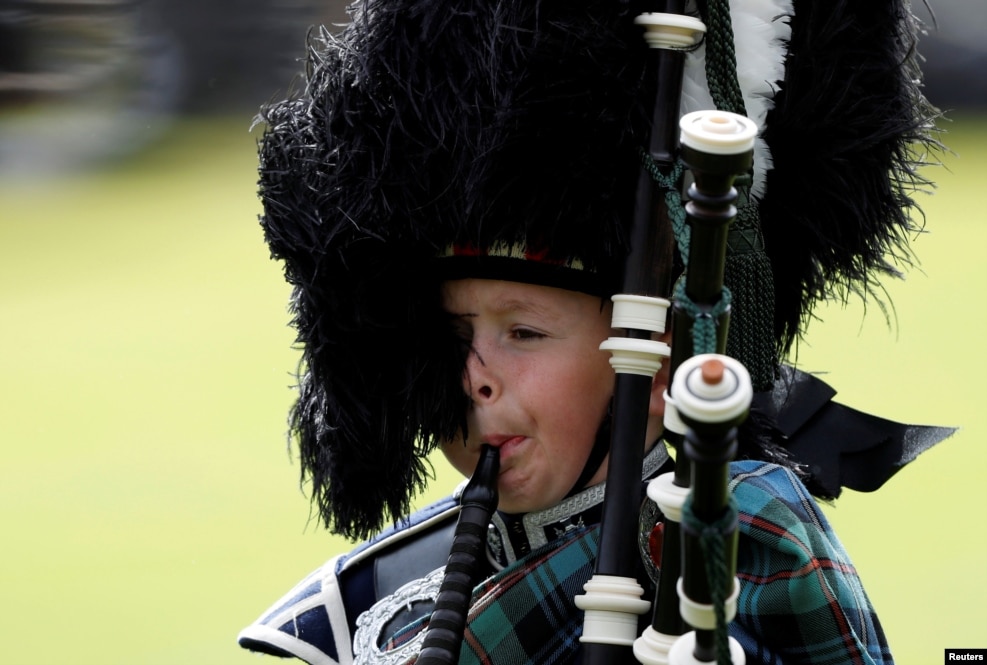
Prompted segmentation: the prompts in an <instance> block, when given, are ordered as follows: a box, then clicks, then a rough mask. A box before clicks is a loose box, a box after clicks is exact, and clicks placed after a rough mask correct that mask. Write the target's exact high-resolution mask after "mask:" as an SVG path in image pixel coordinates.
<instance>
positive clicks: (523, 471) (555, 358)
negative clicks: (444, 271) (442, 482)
mask: <svg viewBox="0 0 987 665" xmlns="http://www.w3.org/2000/svg"><path fill="white" fill-rule="evenodd" d="M442 300H443V307H444V308H445V310H446V311H448V312H449V313H450V314H452V316H453V322H454V325H455V326H456V332H457V334H458V335H459V336H460V337H461V338H462V339H463V340H464V341H465V342H467V343H468V344H469V345H470V349H471V351H470V353H469V355H468V358H467V360H466V369H465V371H464V375H463V385H464V389H465V390H466V392H467V394H468V395H469V396H470V397H471V399H472V406H471V408H470V410H469V413H468V414H467V423H468V426H469V438H468V439H467V440H466V441H465V442H464V441H463V440H462V439H457V440H455V441H451V442H449V443H447V444H445V445H444V446H443V452H444V453H445V455H446V457H448V459H449V461H450V462H451V463H452V465H453V466H454V467H455V468H456V469H457V470H459V471H460V472H461V473H462V474H464V475H470V474H472V473H473V469H474V467H475V466H476V461H477V458H478V455H479V447H480V445H481V443H490V444H492V445H494V446H496V447H498V448H499V450H500V480H499V491H500V505H499V507H500V509H501V510H503V511H506V512H508V513H523V512H531V511H534V510H541V509H543V508H547V507H549V506H552V505H554V504H555V503H557V502H558V501H560V500H561V499H562V498H564V497H565V495H566V494H567V493H568V492H569V490H570V489H572V486H573V484H574V483H575V482H576V480H577V478H578V477H579V474H580V473H581V472H582V470H583V466H584V465H585V463H586V459H587V457H588V456H589V452H590V449H591V448H592V446H593V441H594V439H595V437H596V433H597V429H598V428H599V426H600V424H601V422H602V421H603V418H604V416H605V415H606V412H607V406H608V404H609V401H610V397H611V395H612V394H613V387H614V373H613V370H612V369H611V368H610V364H609V354H608V353H605V352H603V351H600V349H599V346H600V342H602V341H603V340H604V339H606V338H607V337H609V336H610V334H611V329H610V306H609V305H607V306H606V307H602V308H601V306H600V300H599V298H594V297H592V296H589V295H585V294H582V293H576V292H573V291H566V290H562V289H556V288H551V287H547V286H534V285H530V284H521V283H517V282H502V281H494V280H483V279H463V280H454V281H449V282H446V283H445V284H444V286H443V292H442ZM605 477H606V464H603V465H602V467H601V469H600V470H599V471H597V473H596V476H594V478H593V479H592V480H591V481H590V483H589V484H595V483H597V482H600V481H602V480H604V478H605Z"/></svg>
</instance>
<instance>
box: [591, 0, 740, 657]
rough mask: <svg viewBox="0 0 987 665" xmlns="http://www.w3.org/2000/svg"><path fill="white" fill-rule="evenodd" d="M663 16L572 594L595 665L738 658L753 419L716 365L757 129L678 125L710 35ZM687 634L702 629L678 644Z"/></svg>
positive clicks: (720, 117)
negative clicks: (681, 182) (602, 490)
mask: <svg viewBox="0 0 987 665" xmlns="http://www.w3.org/2000/svg"><path fill="white" fill-rule="evenodd" d="M665 9H666V11H665V12H660V13H649V14H644V15H641V16H640V17H638V19H637V22H638V23H641V24H643V25H644V26H645V27H646V39H647V40H648V43H649V46H651V47H652V51H653V53H654V55H653V56H652V57H654V58H655V59H656V60H657V61H658V66H657V70H658V71H659V72H660V76H661V77H662V79H661V81H660V82H659V86H658V94H657V99H656V100H655V104H654V116H653V124H652V135H651V140H650V145H649V149H648V155H646V156H645V159H644V163H645V167H644V168H643V169H642V174H641V177H640V180H639V184H638V193H637V200H636V214H635V219H634V226H633V227H632V229H633V231H632V234H633V235H632V243H631V244H632V253H631V255H630V256H629V258H628V263H627V266H626V270H625V278H624V283H623V287H624V292H623V293H621V294H619V295H617V296H615V297H614V317H613V327H614V328H616V329H624V330H625V331H626V335H625V337H622V338H611V339H609V340H607V341H606V342H605V343H604V344H603V345H602V346H601V348H603V349H605V350H608V351H610V352H611V353H612V354H613V359H612V360H611V365H612V366H613V367H614V369H615V371H616V372H617V384H616V389H615V395H614V402H615V406H614V425H613V438H612V443H611V452H610V465H609V468H608V476H607V494H606V500H605V503H604V513H603V522H602V525H601V535H600V553H599V556H598V558H597V563H596V569H595V573H594V576H593V578H591V580H590V581H589V582H588V583H587V585H586V587H585V591H586V593H585V595H583V596H580V597H577V598H576V604H577V605H578V606H579V607H580V608H582V609H583V610H585V612H586V616H585V623H584V629H583V636H582V638H581V639H582V642H583V643H584V644H583V650H584V662H585V663H587V664H589V665H602V664H603V663H633V662H638V661H640V662H643V663H673V664H674V663H681V664H685V663H694V662H719V663H726V662H733V663H735V664H736V663H741V662H743V658H744V654H743V651H742V650H741V649H740V648H739V645H737V644H736V642H735V641H732V640H729V639H728V636H727V633H726V630H727V627H726V625H727V623H728V622H729V621H730V620H731V619H732V616H733V613H735V609H736V603H735V601H736V596H737V582H736V580H735V579H734V571H735V567H736V563H735V561H736V537H737V523H736V509H735V507H734V506H733V504H732V502H731V500H730V497H729V493H728V490H727V480H728V464H729V462H730V461H731V460H732V459H733V457H734V455H735V453H736V448H737V425H739V423H740V422H742V421H743V420H744V418H745V417H746V415H747V412H748V409H749V406H750V402H751V398H752V395H753V390H752V386H751V380H750V376H749V375H748V373H747V371H746V369H745V368H744V366H743V365H742V364H741V363H739V362H738V361H736V360H734V359H732V358H728V357H726V356H725V355H722V354H723V353H724V351H725V349H726V336H727V329H728V322H729V314H730V307H729V291H727V290H726V289H725V288H724V264H725V258H726V249H727V235H728V232H729V226H730V223H731V221H732V220H733V218H734V217H735V216H736V213H737V209H736V207H735V205H734V204H735V202H736V200H737V191H736V190H735V189H734V187H733V182H734V179H735V178H736V177H738V176H746V175H747V174H748V173H749V171H750V169H751V166H752V161H753V148H754V141H755V137H756V135H757V127H756V126H755V125H754V123H753V122H751V121H750V120H748V119H747V118H746V117H743V116H740V115H736V114H732V113H726V112H719V111H710V112H702V111H700V112H695V113H690V114H688V115H686V116H685V117H683V118H681V121H679V117H678V116H679V107H680V99H679V96H680V86H681V81H682V71H683V63H684V56H685V50H686V49H688V48H691V47H693V46H694V45H695V44H696V43H698V42H699V40H700V39H702V35H703V34H704V32H705V26H704V25H703V24H702V22H701V21H699V20H698V19H696V18H693V17H689V16H684V15H683V14H682V11H683V9H684V7H683V5H682V4H681V3H677V2H675V0H672V2H670V3H669V4H668V6H666V8H665ZM680 136H681V145H680V141H679V137H680ZM680 159H681V161H682V162H683V163H684V165H685V166H686V167H687V168H688V169H689V170H690V171H691V173H692V177H693V184H692V185H691V186H690V188H689V192H688V196H687V198H688V203H687V204H686V206H685V212H686V215H685V220H684V221H685V224H687V226H688V229H689V234H690V240H689V245H688V249H687V253H688V259H687V263H686V265H687V269H686V271H685V274H684V279H680V280H678V281H677V287H676V292H675V294H674V298H673V300H674V303H675V304H674V307H673V309H672V312H673V316H672V330H673V337H672V339H673V345H672V348H671V350H669V349H668V347H667V346H666V345H665V344H664V343H662V342H659V341H655V340H653V339H652V336H653V334H654V333H659V334H660V333H663V332H664V331H665V325H666V318H667V316H666V310H667V309H668V307H669V305H670V303H669V300H668V299H666V298H664V297H663V296H664V295H666V294H671V293H672V289H673V286H672V275H671V274H670V272H669V266H671V265H673V262H672V254H673V252H672V247H673V246H672V243H673V242H675V241H674V240H670V238H671V237H674V234H673V233H672V229H673V225H674V224H676V223H681V221H682V220H681V219H679V220H675V219H674V217H675V214H674V213H673V212H672V210H674V209H675V208H676V205H675V203H674V197H678V196H679V195H680V194H679V191H678V189H677V185H676V182H677V180H678V178H674V177H673V178H667V179H666V178H663V177H662V176H663V174H670V173H673V172H674V171H675V169H676V166H677V162H678V161H679V160H680ZM679 233H681V229H680V230H679ZM659 267H662V268H664V270H661V271H659V270H657V268H659ZM666 357H669V361H670V363H671V367H670V377H671V382H670V386H671V387H670V390H669V391H668V392H667V393H666V395H665V396H664V398H665V430H666V431H665V435H664V439H665V440H666V441H667V442H668V443H670V444H671V445H673V446H674V447H675V448H676V450H677V456H676V460H677V464H676V471H675V472H674V473H669V474H665V475H663V476H660V477H659V478H658V479H656V480H654V481H652V482H651V484H650V485H649V489H648V494H649V496H650V497H651V498H652V499H653V500H655V502H656V503H657V504H658V506H659V508H660V509H661V510H662V512H663V513H664V515H665V517H666V520H665V522H664V524H663V525H662V526H661V528H662V530H663V534H662V536H663V538H662V545H661V550H662V554H661V566H660V571H661V572H660V579H659V584H658V591H657V596H656V600H655V605H654V612H653V616H654V618H653V621H652V625H651V626H650V627H649V628H648V629H647V630H646V631H645V633H644V635H642V636H641V637H640V638H639V639H635V638H637V627H638V623H639V619H638V617H639V615H642V614H644V613H646V612H647V611H648V610H649V609H651V607H652V606H651V603H649V602H648V601H646V600H644V599H642V594H643V589H642V587H641V586H640V585H639V584H638V582H637V580H636V579H635V573H636V571H637V569H638V564H637V563H636V561H635V557H637V556H638V551H639V546H638V541H639V538H640V531H641V525H640V524H639V513H640V501H641V498H640V496H639V494H638V491H639V490H638V487H639V485H638V482H637V481H638V479H639V478H640V477H641V462H642V455H643V452H642V451H643V449H644V444H645V430H646V421H647V414H648V400H649V395H650V393H651V384H652V381H653V379H654V377H655V375H656V373H657V372H658V370H659V369H660V368H661V364H662V362H663V360H664V358H666ZM659 445H661V444H659ZM690 487H691V492H690ZM683 514H684V515H685V516H686V517H685V518H683V517H682V516H683ZM683 520H684V523H685V526H684V528H681V529H680V527H679V522H680V521H683ZM686 625H689V626H691V627H692V628H694V629H695V630H694V631H693V632H689V633H685V626H686ZM683 633H685V635H683Z"/></svg>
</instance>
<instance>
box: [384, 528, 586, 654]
mask: <svg viewBox="0 0 987 665" xmlns="http://www.w3.org/2000/svg"><path fill="white" fill-rule="evenodd" d="M598 535H599V527H598V526H594V527H583V528H579V529H573V530H571V531H569V532H568V533H566V534H565V535H564V536H563V537H562V538H561V539H559V540H555V541H553V542H551V543H549V544H547V545H544V546H542V547H540V548H538V549H536V550H535V551H533V552H532V553H531V554H529V555H528V556H526V557H525V558H523V559H521V560H519V561H516V562H514V563H513V564H512V565H510V566H508V567H506V568H504V569H503V570H502V571H500V572H499V573H497V574H496V575H494V576H492V577H490V578H488V579H487V580H486V581H484V582H483V583H481V584H480V585H479V586H478V587H477V588H476V589H475V590H474V591H473V604H472V606H471V607H470V611H469V619H468V623H467V627H466V631H465V633H464V635H463V646H462V650H461V651H460V656H459V663H460V665H479V664H481V663H482V664H489V663H505V664H507V663H509V664H510V665H528V664H531V665H534V664H536V663H537V664H539V665H542V664H543V665H561V664H563V663H571V662H573V659H574V658H575V656H576V655H577V654H578V652H579V636H580V635H581V634H582V630H583V614H582V611H581V610H579V609H578V608H577V607H576V606H575V604H574V603H573V597H575V596H577V595H579V594H581V593H583V585H584V584H586V582H587V581H588V580H589V578H590V577H591V576H592V574H593V565H594V562H595V560H596V552H597V537H598ZM427 627H428V618H427V617H426V618H424V619H421V620H419V621H418V622H416V623H414V624H412V625H410V626H408V627H407V628H405V629H403V630H402V631H400V632H399V633H397V634H396V635H395V636H394V637H393V638H391V640H389V641H388V644H387V645H386V647H385V649H391V648H395V647H398V646H400V645H402V644H405V643H407V642H408V640H409V639H411V638H412V637H413V636H414V635H415V634H417V633H419V632H420V631H422V630H425V629H426V628H427ZM410 662H414V659H412V660H411V661H410Z"/></svg>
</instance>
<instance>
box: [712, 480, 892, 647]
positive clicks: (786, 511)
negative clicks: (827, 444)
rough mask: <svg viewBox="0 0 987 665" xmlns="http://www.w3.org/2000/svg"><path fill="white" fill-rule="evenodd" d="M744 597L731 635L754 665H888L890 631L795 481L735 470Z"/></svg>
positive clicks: (834, 540)
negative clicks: (883, 623)
mask: <svg viewBox="0 0 987 665" xmlns="http://www.w3.org/2000/svg"><path fill="white" fill-rule="evenodd" d="M731 474H732V476H733V479H732V482H731V485H732V487H731V489H732V491H733V492H734V496H735V497H736V498H737V502H738V504H739V505H740V508H741V512H740V534H741V536H740V539H739V541H740V542H739V551H738V555H737V570H738V574H737V576H738V578H739V579H740V598H739V600H738V608H737V617H736V618H735V620H734V621H733V623H732V624H731V634H732V635H733V636H734V637H736V638H737V639H738V641H739V642H740V644H741V645H742V646H743V647H744V651H745V652H746V653H747V656H748V662H755V663H765V664H767V665H776V664H781V663H786V664H787V663H805V664H806V665H829V664H832V665H836V664H837V663H839V664H840V665H857V664H860V665H872V664H873V665H886V664H890V663H892V662H893V660H892V657H891V652H890V650H889V648H888V645H887V641H886V639H885V636H884V631H883V630H882V629H881V624H880V621H879V620H878V618H877V616H876V614H875V613H874V610H873V608H872V606H871V603H870V601H869V599H868V598H867V594H866V593H865V592H864V589H863V586H862V585H861V582H860V578H859V577H858V576H857V572H856V570H855V569H854V567H853V564H852V563H850V558H849V556H848V555H847V553H846V551H845V550H844V548H843V545H842V544H841V543H840V541H839V539H838V538H837V537H836V534H835V533H833V530H832V528H831V527H830V525H829V522H828V521H827V520H826V518H825V516H824V515H823V514H822V513H821V512H820V511H819V508H818V506H817V505H816V503H815V502H814V501H813V499H812V497H811V496H809V494H808V493H807V492H806V490H805V488H804V487H803V486H802V484H801V483H800V482H799V481H798V479H796V478H795V476H794V475H793V474H792V473H791V472H790V471H788V470H787V469H783V468H781V467H777V466H773V465H766V464H762V463H758V462H750V461H747V462H738V463H735V464H733V465H731Z"/></svg>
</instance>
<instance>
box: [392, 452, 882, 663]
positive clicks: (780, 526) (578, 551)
mask: <svg viewBox="0 0 987 665" xmlns="http://www.w3.org/2000/svg"><path fill="white" fill-rule="evenodd" d="M731 477H732V481H731V485H732V487H731V489H732V491H733V492H734V495H735V497H736V499H737V503H738V505H739V509H740V538H739V551H738V559H737V571H738V573H737V576H738V578H739V580H740V598H739V601H738V613H737V617H736V618H735V619H734V621H733V622H732V623H731V625H730V632H731V635H733V636H734V637H735V638H736V639H737V640H738V641H739V642H740V644H741V646H742V647H743V649H744V651H745V653H746V655H747V662H748V663H751V664H753V663H763V664H765V665H781V664H782V663H784V664H786V665H791V664H793V663H804V664H806V665H828V664H833V665H835V664H837V663H840V664H857V663H859V664H861V665H889V664H891V663H892V662H893V660H892V658H891V654H890V651H889V649H888V646H887V642H886V640H885V637H884V632H883V630H882V629H881V626H880V622H879V621H878V619H877V616H876V615H875V613H874V611H873V608H872V607H871V604H870V601H869V600H868V598H867V595H866V594H865V592H864V590H863V587H862V585H861V583H860V580H859V578H858V577H857V573H856V570H855V569H854V567H853V565H852V563H850V559H849V557H848V556H847V554H846V551H845V550H844V548H843V546H842V545H841V544H840V542H839V540H838V539H837V537H836V535H835V534H834V533H833V531H832V529H831V528H830V526H829V523H828V522H827V520H826V518H825V516H824V515H823V514H822V513H821V512H820V511H819V509H818V507H817V505H816V503H815V501H814V500H813V499H812V497H811V496H810V495H809V494H808V492H806V490H805V488H804V487H803V486H802V484H801V483H800V482H799V481H798V479H797V478H796V477H795V476H794V475H793V474H792V473H791V472H790V471H788V470H787V469H784V468H781V467H778V466H775V465H771V464H764V463H760V462H751V461H746V462H738V463H735V464H732V465H731ZM598 535H599V527H598V526H594V527H591V528H584V529H577V530H573V531H571V532H569V533H567V534H566V535H565V536H564V537H563V538H561V539H559V540H557V541H554V542H552V543H549V544H548V545H546V546H544V547H542V548H540V549H538V550H536V551H534V552H532V553H531V554H530V555H528V556H527V557H525V558H524V559H522V560H520V561H517V562H516V563H515V564H514V565H512V566H509V567H508V568H505V569H504V570H502V571H500V572H499V573H497V574H496V575H494V576H492V577H490V578H489V579H487V580H486V581H485V582H483V583H482V584H480V585H479V586H478V587H477V588H476V589H475V590H474V595H473V598H474V603H473V606H472V608H471V609H470V614H469V621H468V625H467V629H466V633H465V635H464V639H463V646H462V651H461V653H460V660H459V662H460V664H461V665H473V664H477V665H479V664H481V663H483V664H489V663H503V664H509V665H525V664H528V663H530V664H538V665H549V664H556V663H578V662H579V654H580V644H579V635H580V634H581V632H582V612H581V611H580V610H578V609H577V608H576V607H575V605H574V603H573V597H574V596H576V595H579V594H581V593H583V585H584V584H585V583H586V581H587V580H589V578H590V577H591V576H592V574H593V562H594V560H595V557H596V551H597V538H598ZM425 628H427V618H426V619H423V620H421V621H419V622H417V623H415V624H412V625H411V626H408V627H407V628H405V629H403V630H402V631H400V632H399V633H398V634H397V635H395V636H394V637H393V638H392V639H391V640H390V642H389V644H388V646H387V647H386V648H394V647H396V646H400V645H401V644H405V643H407V641H408V640H409V639H411V638H413V637H414V636H415V635H417V634H418V633H419V632H420V631H422V630H424V629H425ZM413 660H414V659H411V661H410V662H413Z"/></svg>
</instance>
